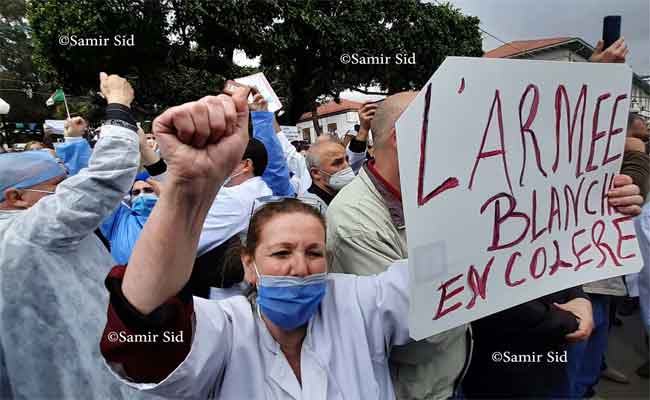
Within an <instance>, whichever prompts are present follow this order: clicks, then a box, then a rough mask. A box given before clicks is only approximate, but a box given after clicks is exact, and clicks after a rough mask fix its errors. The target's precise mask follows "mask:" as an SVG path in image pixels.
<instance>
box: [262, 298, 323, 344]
mask: <svg viewBox="0 0 650 400" xmlns="http://www.w3.org/2000/svg"><path fill="white" fill-rule="evenodd" d="M253 308H254V311H253V312H254V313H255V314H257V324H258V326H259V330H260V336H261V337H262V344H263V345H264V347H265V348H266V350H268V351H270V352H271V353H273V354H275V355H278V354H282V349H281V348H280V344H279V343H278V342H277V341H276V340H275V339H274V338H273V335H271V331H269V328H268V327H267V326H266V323H265V322H264V320H263V319H262V312H261V311H260V306H259V305H257V304H254V305H253ZM319 312H320V310H319V311H318V312H317V313H316V314H315V315H314V316H313V317H311V319H310V320H309V322H308V323H307V330H306V331H305V339H304V340H303V341H302V347H303V348H305V347H306V348H307V349H309V350H310V351H311V349H312V336H313V325H314V320H315V319H316V318H318V313H319ZM301 350H302V349H301Z"/></svg>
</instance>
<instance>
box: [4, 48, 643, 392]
mask: <svg viewBox="0 0 650 400" xmlns="http://www.w3.org/2000/svg"><path fill="white" fill-rule="evenodd" d="M625 54H626V48H625V46H624V45H622V42H620V41H619V42H617V44H615V45H613V46H612V47H611V48H609V49H605V50H603V49H602V48H601V47H598V48H597V50H596V52H595V53H594V55H593V57H592V61H593V62H622V61H624V55H625ZM99 89H100V91H101V93H102V95H103V96H104V97H105V99H106V100H107V106H106V110H105V118H104V122H103V124H102V126H101V128H100V134H99V136H98V139H97V140H96V142H95V143H93V144H94V145H93V146H92V147H91V145H90V144H89V141H88V140H86V139H84V138H83V136H84V134H86V133H88V132H87V131H88V123H87V122H86V121H85V120H84V119H83V118H82V117H74V118H70V119H68V120H66V123H65V131H64V136H65V140H64V142H63V143H58V144H56V145H55V146H53V147H48V146H46V145H44V144H43V143H40V142H30V143H29V144H28V145H27V146H26V147H25V150H24V151H22V152H9V153H4V154H0V171H1V175H0V238H1V240H0V285H1V286H0V323H1V326H2V327H3V329H2V331H0V398H1V399H4V398H44V397H47V398H136V397H143V398H147V397H148V396H149V394H150V393H151V394H158V395H163V396H167V397H171V398H223V399H262V398H293V399H343V398H346V399H393V398H397V399H445V398H456V399H458V398H486V397H489V398H494V397H507V398H524V397H534V398H584V397H591V396H593V395H594V391H595V389H594V388H595V386H596V384H597V383H598V381H599V379H600V377H601V375H602V374H605V376H609V377H614V378H616V379H619V380H625V379H626V377H625V376H623V375H622V374H621V373H620V372H617V371H616V370H615V368H614V367H613V366H611V365H609V364H607V363H606V360H605V354H606V351H607V342H608V336H609V328H610V326H611V324H612V323H614V322H615V320H616V317H615V315H616V314H615V312H614V313H612V308H613V305H614V304H616V301H615V296H626V295H635V294H636V295H637V296H638V297H639V299H640V300H639V304H640V307H639V311H640V314H641V318H642V321H643V325H644V327H645V329H646V341H647V332H648V330H650V304H649V303H650V293H649V290H650V266H649V264H650V205H648V203H645V205H644V201H645V196H646V195H647V192H648V187H649V184H650V156H648V153H649V151H648V148H647V146H646V144H647V143H648V140H649V139H650V134H649V133H648V129H647V121H645V120H644V119H643V118H642V117H641V116H639V115H636V114H632V115H630V118H629V122H628V137H627V139H626V147H625V155H624V160H623V163H622V168H621V171H620V175H619V176H617V177H616V178H615V179H614V188H613V190H612V191H611V192H610V193H609V194H608V197H609V202H610V205H612V206H614V207H615V208H616V209H617V210H618V211H619V212H621V213H623V214H628V215H631V216H635V217H636V219H635V224H636V225H635V227H636V230H637V236H638V240H639V245H640V247H641V250H642V255H643V259H644V267H643V269H642V271H641V272H640V273H639V274H635V275H633V276H632V275H629V276H626V277H624V278H623V277H617V278H611V279H607V280H604V281H599V282H592V283H589V284H585V285H582V286H578V287H574V288H570V289H567V290H563V291H560V292H557V293H553V294H550V295H547V296H545V297H543V298H539V299H535V300H532V301H529V302H526V303H524V304H521V305H519V306H516V307H513V308H510V309H508V310H504V311H501V312H498V313H496V314H493V315H491V316H488V317H485V318H482V319H480V320H477V321H474V322H472V323H471V324H466V325H462V326H458V327H456V328H453V329H450V330H448V331H445V332H443V333H441V334H438V335H435V336H431V337H429V338H426V339H424V340H421V341H417V342H416V341H412V340H411V339H410V338H409V332H408V320H407V319H408V309H409V289H408V281H409V279H408V268H407V262H406V261H404V259H408V246H407V242H406V235H405V221H404V211H403V208H402V197H401V187H400V172H399V163H398V156H397V154H398V153H397V152H398V148H397V139H396V135H397V132H396V129H395V123H396V121H397V119H398V118H399V117H400V115H401V114H402V113H403V111H404V110H405V109H406V108H407V107H408V105H409V104H410V102H411V101H412V100H413V99H414V98H415V96H416V95H417V93H416V92H403V93H397V94H394V95H391V96H388V97H387V98H385V99H384V100H382V101H380V102H373V103H366V104H364V105H363V106H362V107H361V108H360V109H359V111H358V114H359V121H360V123H359V125H358V126H357V127H356V129H355V131H356V132H355V133H354V135H346V138H344V140H341V139H340V138H339V137H338V136H333V135H321V136H319V137H318V138H317V140H316V142H315V143H313V144H312V145H311V146H309V147H308V148H307V146H305V145H304V144H303V143H296V146H294V145H293V144H291V143H290V142H289V141H288V140H287V138H286V136H285V135H284V133H283V132H282V130H281V129H280V126H279V124H278V122H277V120H276V116H275V114H274V113H272V112H269V111H268V106H267V104H266V101H265V100H264V98H263V97H262V96H261V95H259V94H256V95H255V94H253V95H251V98H252V101H250V102H249V89H250V88H247V87H245V86H243V85H242V86H241V87H238V88H237V90H236V91H235V92H234V93H232V94H230V95H227V94H219V95H214V96H207V97H204V98H202V99H200V100H197V101H195V102H191V103H186V104H182V105H179V106H176V107H172V108H170V109H168V110H166V111H165V112H164V113H163V114H161V115H159V116H158V117H157V118H156V120H155V121H154V123H153V125H152V127H151V132H145V131H144V130H143V129H142V128H140V126H139V124H138V123H137V122H136V121H135V119H134V117H133V114H132V112H131V108H130V106H131V102H132V101H133V98H134V93H133V89H132V87H131V85H130V84H129V83H128V81H127V80H125V79H124V78H121V77H119V76H117V75H107V74H105V73H101V74H100V77H99ZM411 133H413V134H417V132H411ZM399 134H410V133H409V132H400V133H399ZM370 138H372V147H371V146H369V140H370ZM432 223H435V221H432ZM107 306H108V311H107V310H106V308H107ZM102 327H103V329H104V330H103V333H102V332H101V330H102ZM98 342H99V343H100V344H99V346H98ZM494 351H500V352H504V351H510V352H512V353H516V354H533V353H537V354H545V353H547V352H549V351H556V352H560V353H561V352H564V351H566V353H567V354H568V360H567V362H565V363H544V362H542V363H536V362H532V363H517V364H509V363H494V362H493V361H492V359H491V354H492V353H493V352H494ZM603 371H605V372H603ZM637 372H638V374H639V375H641V376H643V377H645V378H647V377H648V363H647V362H646V363H645V365H644V366H641V368H639V370H638V371H637Z"/></svg>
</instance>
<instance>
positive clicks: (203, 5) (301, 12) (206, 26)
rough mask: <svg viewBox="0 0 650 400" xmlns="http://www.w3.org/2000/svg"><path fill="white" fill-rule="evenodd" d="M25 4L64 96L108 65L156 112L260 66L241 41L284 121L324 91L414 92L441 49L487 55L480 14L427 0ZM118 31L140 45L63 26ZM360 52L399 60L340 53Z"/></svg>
mask: <svg viewBox="0 0 650 400" xmlns="http://www.w3.org/2000/svg"><path fill="white" fill-rule="evenodd" d="M27 8H28V18H29V22H30V26H31V28H32V30H33V32H34V33H33V36H34V44H35V56H34V60H35V62H36V64H37V65H38V67H39V71H42V72H43V74H44V76H46V77H47V78H48V79H49V80H50V81H51V82H53V83H56V84H57V85H61V86H63V87H64V88H65V89H66V93H71V94H77V95H87V94H88V91H93V90H96V85H97V72H98V71H101V70H104V69H110V70H109V71H107V72H114V73H120V74H123V75H126V76H127V77H128V78H129V79H130V80H131V81H132V83H134V86H135V89H136V102H135V107H134V108H135V109H136V111H138V112H141V113H143V114H149V115H151V114H154V113H156V112H160V111H162V109H163V108H165V107H167V106H170V105H174V104H178V103H180V102H183V101H188V100H193V99H196V98H198V97H201V96H204V95H206V94H212V93H215V92H217V91H218V90H219V89H220V88H221V87H222V85H223V82H224V79H225V78H226V77H229V78H231V77H237V76H242V75H246V74H248V73H250V72H252V71H251V70H250V69H246V68H241V67H238V66H237V65H235V64H234V63H233V60H232V58H233V52H234V51H235V50H236V49H241V50H244V51H245V52H246V54H247V55H248V56H249V57H256V56H261V65H260V68H261V69H263V70H264V72H265V73H266V75H267V77H268V78H269V80H270V81H271V83H272V85H273V87H274V89H275V90H276V92H277V93H278V95H279V96H280V97H281V98H282V99H283V104H284V105H285V108H286V113H285V115H284V116H283V118H282V119H283V120H284V121H288V122H295V121H297V120H298V118H299V117H300V115H301V114H302V113H303V112H305V111H309V110H312V111H313V110H315V109H316V107H317V105H318V100H319V99H322V98H323V96H325V97H327V98H334V99H338V95H339V93H340V92H341V91H343V90H345V89H361V90H362V91H364V89H363V88H365V87H371V86H378V87H380V89H381V90H382V91H388V92H391V93H392V92H396V91H400V90H406V89H418V88H419V87H420V86H421V85H422V84H423V83H424V82H425V81H426V79H427V78H428V77H429V76H430V75H431V74H432V73H433V71H434V70H435V69H436V68H437V66H438V65H439V64H440V63H441V62H442V60H443V59H444V57H445V56H447V55H464V56H480V55H481V54H482V51H481V37H480V34H479V30H478V22H479V21H478V19H477V18H473V17H467V16H464V15H462V14H461V13H460V12H459V11H458V10H457V9H454V8H452V7H451V6H437V5H433V4H425V3H421V2H420V1H419V0H401V1H397V2H392V1H379V2H377V1H371V0H331V1H319V0H301V1H296V0H221V1H214V0H136V1H127V0H110V1H100V0H79V1H75V2H69V1H65V0H31V1H30V2H29V3H28V7H27ZM116 34H134V35H135V41H136V43H135V46H134V47H126V48H125V47H115V46H110V47H72V46H68V47H65V46H61V45H59V44H58V38H59V36H61V35H68V36H71V35H76V36H78V37H86V38H89V37H100V36H101V37H108V38H111V37H113V36H114V35H116ZM353 53H356V54H358V55H359V56H380V55H382V54H383V55H385V56H391V57H393V62H391V63H389V64H387V65H354V64H344V63H342V62H341V60H340V58H341V56H342V55H343V54H353ZM396 54H408V55H411V54H414V55H415V64H402V65H398V64H395V63H394V60H395V59H394V57H395V55H396Z"/></svg>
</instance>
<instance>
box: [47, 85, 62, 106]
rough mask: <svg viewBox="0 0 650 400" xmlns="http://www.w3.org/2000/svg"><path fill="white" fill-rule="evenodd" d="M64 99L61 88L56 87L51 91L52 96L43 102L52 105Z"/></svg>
mask: <svg viewBox="0 0 650 400" xmlns="http://www.w3.org/2000/svg"><path fill="white" fill-rule="evenodd" d="M64 99H65V96H64V94H63V89H56V91H55V92H54V93H52V96H50V98H49V99H47V101H46V102H45V104H46V105H47V106H48V107H49V106H53V105H54V103H56V102H59V103H63V101H64Z"/></svg>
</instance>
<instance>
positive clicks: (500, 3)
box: [446, 0, 650, 75]
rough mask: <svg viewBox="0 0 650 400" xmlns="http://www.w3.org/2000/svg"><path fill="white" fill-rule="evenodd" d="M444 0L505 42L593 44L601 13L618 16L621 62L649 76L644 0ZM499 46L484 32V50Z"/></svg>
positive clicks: (648, 10) (648, 14) (648, 6)
mask: <svg viewBox="0 0 650 400" xmlns="http://www.w3.org/2000/svg"><path fill="white" fill-rule="evenodd" d="M446 1H448V2H449V3H452V4H453V5H454V6H456V7H458V8H460V9H461V11H462V12H463V14H468V15H473V16H476V17H479V18H480V19H481V25H480V26H481V28H482V29H484V30H486V31H487V32H489V33H491V34H492V35H494V36H496V37H498V38H499V39H501V40H503V41H506V42H510V41H514V40H528V39H541V38H552V37H563V36H570V37H580V38H582V39H583V40H585V41H586V42H587V43H589V44H591V45H592V46H595V45H596V42H597V41H598V39H600V38H601V37H602V29H603V18H604V17H605V16H606V15H620V16H621V17H622V22H621V35H622V36H623V37H624V38H625V41H626V42H627V44H628V47H629V48H630V54H629V55H628V60H627V62H628V64H629V65H630V66H631V67H632V69H633V70H634V72H636V73H637V74H639V75H650V0H446ZM501 45H502V43H501V42H499V41H497V40H495V39H492V38H490V37H489V36H487V35H484V39H483V50H484V51H489V50H492V49H494V48H497V47H499V46H501Z"/></svg>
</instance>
